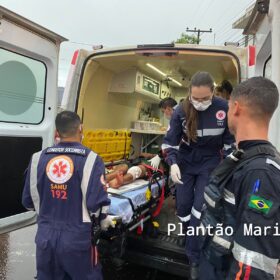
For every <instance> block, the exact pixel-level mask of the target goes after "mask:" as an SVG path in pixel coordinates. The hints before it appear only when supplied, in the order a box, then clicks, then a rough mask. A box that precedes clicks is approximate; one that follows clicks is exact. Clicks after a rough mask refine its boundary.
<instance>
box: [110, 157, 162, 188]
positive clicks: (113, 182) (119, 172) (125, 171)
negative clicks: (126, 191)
mask: <svg viewBox="0 0 280 280" xmlns="http://www.w3.org/2000/svg"><path fill="white" fill-rule="evenodd" d="M142 156H143V157H145V158H150V157H151V156H154V155H153V154H142ZM159 168H161V169H163V165H160V166H159ZM148 169H149V166H148V165H146V164H138V165H137V166H132V167H130V168H128V165H127V164H119V165H116V166H113V168H112V171H111V172H110V173H108V174H106V176H105V178H106V182H107V183H108V184H109V187H110V188H114V189H118V188H119V187H121V186H123V185H126V184H130V183H132V182H134V181H135V180H137V179H141V178H145V177H146V176H147V174H148Z"/></svg>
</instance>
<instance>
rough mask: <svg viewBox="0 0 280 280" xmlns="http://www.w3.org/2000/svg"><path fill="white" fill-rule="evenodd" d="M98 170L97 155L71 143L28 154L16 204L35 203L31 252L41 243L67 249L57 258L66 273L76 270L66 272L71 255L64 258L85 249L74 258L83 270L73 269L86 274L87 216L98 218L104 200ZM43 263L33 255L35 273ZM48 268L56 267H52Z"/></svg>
mask: <svg viewBox="0 0 280 280" xmlns="http://www.w3.org/2000/svg"><path fill="white" fill-rule="evenodd" d="M36 157H37V162H36ZM104 171H105V168H104V164H103V161H102V159H101V158H100V157H99V156H98V155H96V154H95V153H93V152H91V151H90V150H89V149H87V148H86V147H84V146H83V145H81V144H80V143H73V142H71V143H70V142H69V143H66V142H62V143H60V144H58V145H56V146H53V147H50V148H47V149H45V150H43V151H42V152H41V154H40V152H39V153H36V154H34V155H33V157H32V160H31V162H30V165H29V168H28V171H27V177H26V181H25V186H24V191H23V198H22V203H23V205H24V206H25V207H26V208H27V209H34V208H35V210H36V212H37V214H38V218H37V221H38V232H37V235H36V240H35V242H36V244H37V252H38V250H39V249H44V248H45V249H46V248H52V250H53V252H52V253H54V254H56V253H55V252H56V251H60V252H61V253H63V254H64V253H65V252H66V251H67V252H66V253H65V254H64V255H62V258H61V259H59V261H58V263H59V265H60V267H64V268H66V271H67V273H68V274H69V275H72V277H74V276H75V273H76V272H73V273H74V274H73V273H71V269H72V268H71V266H72V264H69V263H70V262H73V261H74V259H75V258H74V257H72V259H71V260H70V259H69V260H67V256H68V255H69V252H70V251H73V252H74V251H83V252H87V254H85V255H84V258H83V257H82V255H81V258H80V264H79V261H78V260H76V262H77V263H76V267H77V266H79V265H80V267H83V269H82V270H83V271H84V272H81V271H79V269H78V270H77V271H78V272H79V273H82V276H81V275H80V276H79V277H83V275H84V277H90V276H89V275H91V274H92V269H93V268H92V266H91V265H87V266H86V264H89V262H90V259H91V255H90V252H91V249H90V248H91V238H90V237H91V227H92V223H91V219H90V215H95V216H96V217H99V219H103V218H105V217H106V214H107V211H108V208H109V205H110V200H109V199H108V196H107V193H106V192H105V190H104V185H105V181H104ZM34 173H35V174H34ZM36 173H37V174H36ZM50 256H51V253H50ZM70 257H71V256H69V258H70ZM46 259H47V257H46ZM67 261H68V262H67ZM65 262H67V263H65ZM48 265H49V264H48V263H47V260H46V261H45V260H44V258H41V259H40V257H38V254H37V270H39V271H38V276H39V275H42V271H43V270H45V269H46V268H44V267H47V266H48ZM74 266H75V265H74ZM85 266H86V267H85ZM40 267H41V268H42V270H41V271H40ZM51 269H53V270H55V269H56V270H58V271H59V269H58V268H57V267H56V268H54V267H51V268H50V270H51ZM67 269H68V270H67ZM69 271H70V272H69ZM40 273H41V274H40ZM57 277H58V276H57ZM40 279H48V277H47V278H40ZM81 279H82V278H81ZM83 279H85V278H83ZM86 279H93V278H86ZM94 279H95V278H94ZM96 279H99V278H96Z"/></svg>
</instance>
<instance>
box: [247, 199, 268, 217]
mask: <svg viewBox="0 0 280 280" xmlns="http://www.w3.org/2000/svg"><path fill="white" fill-rule="evenodd" d="M272 204H273V202H272V201H269V200H267V199H264V198H262V197H260V196H257V195H251V196H250V201H249V204H248V206H249V207H250V208H252V209H256V210H258V211H259V212H261V213H264V214H268V213H269V211H270V209H271V207H272Z"/></svg>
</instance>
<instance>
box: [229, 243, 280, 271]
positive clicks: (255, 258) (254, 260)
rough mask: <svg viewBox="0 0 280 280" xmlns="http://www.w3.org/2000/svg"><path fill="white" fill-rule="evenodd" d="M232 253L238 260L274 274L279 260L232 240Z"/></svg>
mask: <svg viewBox="0 0 280 280" xmlns="http://www.w3.org/2000/svg"><path fill="white" fill-rule="evenodd" d="M232 253H233V256H234V258H235V259H236V260H237V261H238V262H242V263H244V264H246V265H249V266H252V267H254V268H257V269H260V270H263V271H265V272H266V273H269V274H272V275H274V273H275V270H276V266H277V263H278V261H279V259H272V258H269V257H267V256H265V255H263V254H261V253H257V252H255V251H250V250H248V249H246V248H244V247H242V246H241V245H239V244H238V243H237V242H234V246H233V249H232Z"/></svg>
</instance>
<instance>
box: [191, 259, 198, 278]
mask: <svg viewBox="0 0 280 280" xmlns="http://www.w3.org/2000/svg"><path fill="white" fill-rule="evenodd" d="M198 269H199V265H198V263H190V279H191V280H197V279H198V276H199V270H198Z"/></svg>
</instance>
